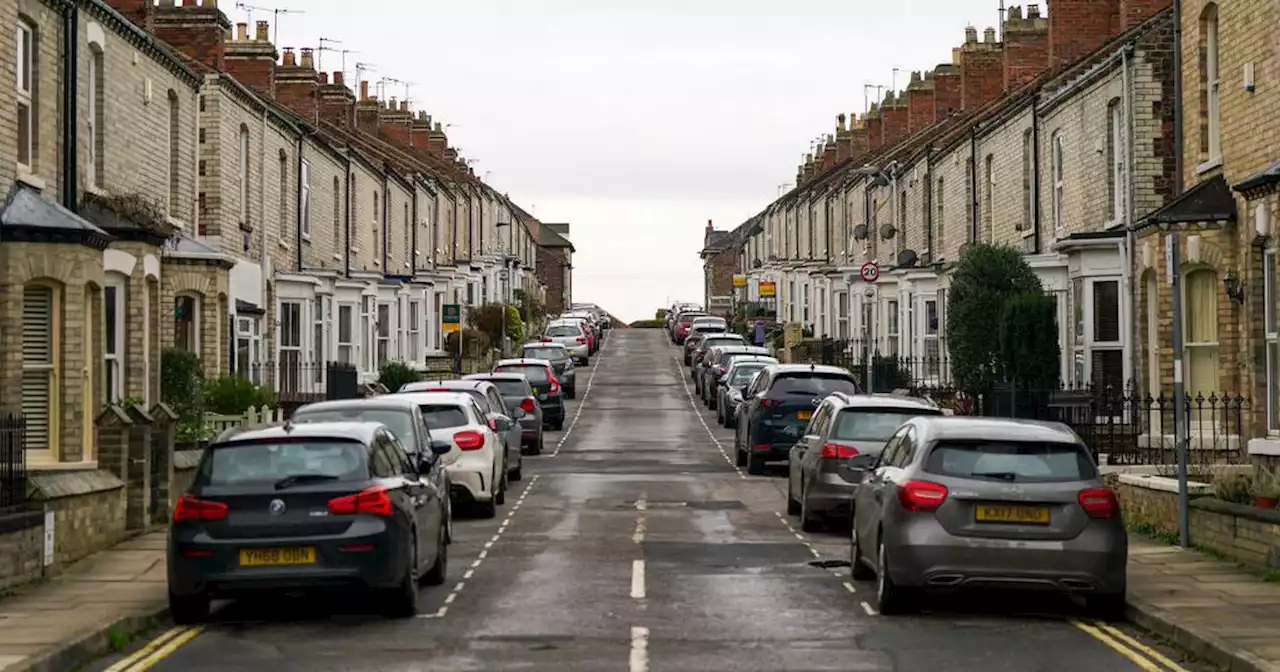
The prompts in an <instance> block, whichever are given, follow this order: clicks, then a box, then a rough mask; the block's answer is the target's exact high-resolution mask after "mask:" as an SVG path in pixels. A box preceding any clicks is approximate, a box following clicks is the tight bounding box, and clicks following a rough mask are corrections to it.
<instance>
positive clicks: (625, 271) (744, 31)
mask: <svg viewBox="0 0 1280 672" xmlns="http://www.w3.org/2000/svg"><path fill="white" fill-rule="evenodd" d="M273 2H274V3H279V4H272V3H273ZM245 4H248V5H252V6H259V7H279V8H288V9H294V10H301V11H303V12H304V13H301V14H282V15H281V16H280V30H279V32H280V34H279V36H278V38H277V39H276V44H277V46H278V47H295V48H302V47H315V46H317V45H318V44H319V38H321V37H325V38H330V39H337V40H341V41H342V44H341V45H335V46H334V48H341V49H354V50H357V51H358V52H359V53H358V54H350V55H348V56H347V70H348V82H352V81H354V79H355V73H354V70H355V64H356V62H357V61H361V62H367V63H371V64H373V66H374V68H375V70H374V71H373V72H371V73H368V74H367V75H366V77H365V78H366V79H367V80H369V81H370V87H371V89H372V88H373V86H374V82H376V81H377V80H378V79H379V78H382V77H391V78H395V79H400V80H407V81H410V82H413V83H414V85H413V86H412V87H411V88H410V89H409V97H410V99H411V101H412V105H413V106H414V108H415V109H425V110H426V111H427V112H429V113H430V114H432V115H433V116H434V117H435V118H436V119H439V120H442V121H444V122H445V123H452V124H455V126H453V127H452V128H450V129H449V141H450V144H451V145H453V146H455V147H458V148H459V149H460V151H461V152H462V154H463V155H464V156H466V157H469V158H473V159H477V160H478V163H477V164H476V166H475V168H476V171H477V174H479V175H480V176H482V177H483V176H485V174H486V173H488V182H489V183H490V184H492V185H493V186H494V187H496V188H498V189H500V190H503V191H505V192H507V193H508V194H509V195H510V196H511V197H512V198H513V199H515V200H516V202H517V203H520V204H521V205H522V206H524V207H525V208H526V209H531V211H532V212H533V213H534V214H535V215H536V216H538V217H539V218H540V219H542V220H544V221H553V222H570V223H571V225H572V230H571V233H570V237H571V238H572V240H573V242H574V244H575V245H576V247H577V249H578V252H577V255H576V256H575V258H574V265H575V269H574V298H575V299H577V300H582V301H594V302H596V303H599V304H601V305H602V306H604V307H606V308H607V309H609V310H611V311H614V313H615V314H617V315H618V316H619V317H622V318H623V319H626V320H628V321H630V320H636V319H641V318H644V317H649V316H651V315H652V311H653V310H654V309H655V308H658V307H659V306H661V305H662V303H663V302H664V301H665V300H666V299H668V298H670V299H677V298H680V299H689V300H701V298H702V267H701V262H700V261H699V259H698V258H697V255H696V253H697V250H698V249H699V247H700V245H701V240H702V234H703V229H704V228H705V226H706V222H707V220H708V219H711V220H713V221H714V222H715V224H716V228H722V229H729V228H732V227H734V226H737V225H738V224H739V223H741V222H742V221H743V220H744V219H746V218H747V217H750V216H751V215H753V214H755V213H756V212H758V211H759V210H760V209H762V208H763V207H764V206H765V205H766V204H767V203H768V202H769V201H770V200H772V198H774V197H775V196H776V194H777V190H778V185H780V184H782V183H784V182H790V181H793V180H794V177H795V169H796V166H797V165H798V163H799V162H800V159H801V156H802V154H803V153H804V152H805V151H806V150H807V148H808V146H809V141H810V140H811V139H813V138H816V137H818V136H819V135H820V134H823V133H831V132H833V130H834V127H835V116H836V114H838V113H840V112H842V111H843V112H846V113H851V112H855V111H857V112H861V111H862V109H863V104H864V101H863V84H881V85H885V86H886V87H887V86H888V85H889V84H890V82H891V79H892V77H893V68H895V67H897V68H900V69H901V72H900V73H899V74H898V88H903V87H904V86H905V84H906V81H907V79H908V78H909V76H910V72H911V71H912V70H924V69H928V68H931V67H933V66H934V65H936V64H938V63H940V62H946V61H949V60H950V58H951V49H952V47H955V46H959V44H960V43H961V42H962V41H963V39H964V27H965V26H966V25H969V24H974V25H976V26H977V27H978V29H979V33H981V31H982V29H983V28H985V27H987V26H994V25H995V24H996V21H997V10H998V7H999V0H898V1H897V2H888V3H876V2H869V1H866V0H863V1H852V0H793V1H791V2H760V1H759V0H737V1H733V0H696V1H690V0H685V1H684V2H676V1H675V0H626V1H624V0H545V1H538V0H460V1H454V2H442V1H440V0H433V1H432V2H422V3H418V2H406V1H400V2H394V1H392V0H362V1H361V2H355V3H353V2H350V1H349V0H305V1H303V0H293V1H292V2H291V3H290V2H288V0H253V1H251V2H247V3H245ZM225 5H227V7H226V9H225V11H227V12H228V14H229V16H230V17H231V19H232V20H233V21H245V20H248V18H249V14H248V13H247V12H246V11H245V10H243V9H238V8H236V7H235V5H233V3H229V2H228V3H225ZM252 18H253V20H269V19H271V18H272V16H271V14H270V13H269V12H263V11H255V12H253V17H252ZM321 56H322V60H323V68H324V69H325V70H330V71H332V70H338V69H340V60H341V56H340V55H339V54H337V53H334V52H325V53H323V54H322V55H321ZM386 95H388V96H396V97H397V98H403V97H404V87H403V85H400V84H388V85H387V91H386ZM490 171H491V172H490Z"/></svg>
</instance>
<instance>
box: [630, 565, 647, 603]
mask: <svg viewBox="0 0 1280 672" xmlns="http://www.w3.org/2000/svg"><path fill="white" fill-rule="evenodd" d="M631 597H633V598H635V599H637V600H643V599H644V560H633V561H632V562H631Z"/></svg>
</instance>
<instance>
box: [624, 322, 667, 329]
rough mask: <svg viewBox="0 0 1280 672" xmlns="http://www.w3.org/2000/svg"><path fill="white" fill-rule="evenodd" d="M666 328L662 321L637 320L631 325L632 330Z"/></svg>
mask: <svg viewBox="0 0 1280 672" xmlns="http://www.w3.org/2000/svg"><path fill="white" fill-rule="evenodd" d="M664 326H666V322H664V321H662V320H636V321H635V322H632V323H631V328H632V329H659V328H661V327H664Z"/></svg>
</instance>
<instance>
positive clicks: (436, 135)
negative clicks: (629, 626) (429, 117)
mask: <svg viewBox="0 0 1280 672" xmlns="http://www.w3.org/2000/svg"><path fill="white" fill-rule="evenodd" d="M448 147H449V137H448V136H446V135H445V134H444V127H443V124H441V123H440V122H438V121H437V122H435V124H434V125H432V127H431V133H430V135H429V136H428V138H427V152H428V153H430V154H431V155H432V156H435V157H439V158H444V155H445V150H447V149H448Z"/></svg>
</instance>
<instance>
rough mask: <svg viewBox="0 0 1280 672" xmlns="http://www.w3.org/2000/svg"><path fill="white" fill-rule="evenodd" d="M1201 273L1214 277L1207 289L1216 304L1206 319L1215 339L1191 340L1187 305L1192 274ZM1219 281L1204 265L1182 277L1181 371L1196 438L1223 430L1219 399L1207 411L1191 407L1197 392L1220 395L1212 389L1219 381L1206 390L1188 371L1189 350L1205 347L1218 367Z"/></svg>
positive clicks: (1216, 274) (1220, 328) (1189, 303)
mask: <svg viewBox="0 0 1280 672" xmlns="http://www.w3.org/2000/svg"><path fill="white" fill-rule="evenodd" d="M1202 272H1208V273H1211V274H1212V275H1213V280H1214V281H1213V283H1211V284H1210V290H1209V291H1210V292H1211V295H1212V296H1213V297H1214V306H1215V310H1214V314H1213V315H1212V316H1210V317H1209V319H1210V320H1212V321H1213V322H1212V323H1213V324H1215V325H1216V329H1215V332H1216V335H1217V340H1213V341H1192V340H1191V335H1192V334H1193V333H1195V332H1194V331H1193V330H1192V329H1191V320H1192V318H1193V317H1196V315H1195V313H1194V311H1192V310H1191V309H1190V306H1192V305H1194V304H1192V302H1191V276H1192V275H1194V274H1196V273H1202ZM1220 283H1221V276H1220V275H1219V274H1218V273H1217V271H1216V270H1214V269H1212V268H1204V267H1201V268H1196V269H1193V270H1191V271H1190V272H1188V273H1186V274H1185V275H1183V277H1182V305H1183V306H1186V307H1187V308H1185V309H1184V310H1183V312H1182V320H1183V325H1182V333H1183V334H1186V339H1185V340H1184V341H1183V343H1182V346H1183V348H1182V350H1183V355H1182V359H1183V362H1184V363H1185V364H1184V369H1183V370H1184V371H1186V372H1187V373H1186V374H1185V375H1186V394H1187V397H1188V398H1189V399H1191V400H1192V404H1193V405H1192V414H1194V415H1195V416H1196V417H1193V418H1189V419H1188V425H1189V426H1190V431H1191V435H1192V436H1197V437H1199V436H1204V435H1206V434H1210V435H1214V434H1216V435H1221V434H1223V433H1224V428H1223V427H1222V426H1221V423H1220V422H1219V421H1220V420H1221V419H1222V415H1223V411H1224V409H1223V407H1222V402H1221V401H1219V402H1218V406H1217V407H1210V408H1209V409H1207V410H1200V411H1197V410H1196V409H1195V406H1194V400H1195V398H1196V396H1197V395H1200V394H1203V395H1204V396H1205V398H1206V399H1207V398H1208V397H1209V395H1210V394H1211V393H1212V394H1221V392H1222V390H1219V389H1214V388H1217V387H1218V384H1217V382H1216V381H1215V383H1214V384H1213V385H1211V386H1210V387H1209V388H1207V389H1206V388H1201V387H1200V386H1199V385H1196V384H1195V383H1196V381H1195V380H1194V379H1193V378H1192V377H1191V375H1190V374H1191V371H1190V368H1191V367H1190V361H1191V351H1192V350H1195V349H1197V348H1204V349H1210V348H1212V349H1213V351H1214V353H1215V359H1216V360H1217V367H1218V368H1221V366H1222V332H1223V325H1222V324H1221V323H1219V322H1218V312H1217V310H1216V307H1217V304H1218V303H1219V302H1220V301H1221V300H1222V299H1221V298H1220V297H1219V296H1218V291H1219V289H1218V288H1219V287H1221V284H1220ZM1206 415H1207V416H1208V417H1209V419H1208V421H1206V420H1205V416H1206Z"/></svg>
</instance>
